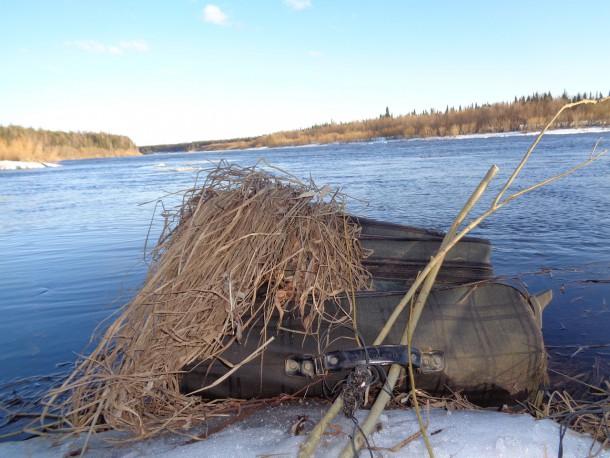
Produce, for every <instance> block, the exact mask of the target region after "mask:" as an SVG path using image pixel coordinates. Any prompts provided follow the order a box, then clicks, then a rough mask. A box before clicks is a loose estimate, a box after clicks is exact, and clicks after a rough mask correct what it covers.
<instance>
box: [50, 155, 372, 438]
mask: <svg viewBox="0 0 610 458" xmlns="http://www.w3.org/2000/svg"><path fill="white" fill-rule="evenodd" d="M166 218H167V219H166V230H165V233H164V234H163V236H162V238H161V240H160V242H159V244H158V246H157V247H156V248H155V249H154V251H153V256H152V265H151V267H150V270H149V273H148V276H147V279H146V282H145V284H144V286H143V288H142V289H141V291H140V292H139V293H138V294H137V295H136V296H135V297H134V299H133V300H132V301H131V302H130V303H129V304H127V305H126V306H125V307H124V308H123V309H122V310H120V311H119V316H118V317H117V318H116V320H115V321H114V322H113V323H112V324H111V325H110V326H109V327H108V329H107V330H106V332H105V334H104V335H103V337H102V339H101V341H100V343H99V345H98V346H97V347H96V348H95V349H94V350H93V352H92V353H91V354H90V355H87V356H86V357H84V358H82V359H81V360H80V361H79V362H78V363H77V365H76V369H75V371H74V372H73V374H72V375H71V376H70V377H69V379H68V380H67V381H66V383H64V385H63V386H62V387H61V388H59V389H56V390H54V391H52V392H51V393H50V394H49V395H48V397H47V399H46V401H45V403H46V405H47V407H46V409H45V413H44V414H43V416H42V421H43V423H44V420H45V417H46V416H47V415H57V414H59V415H60V416H61V418H62V420H63V427H60V428H59V429H55V432H59V433H66V434H70V433H82V432H85V431H88V432H96V431H100V430H102V429H106V428H109V427H110V428H112V429H115V430H119V431H125V432H128V433H130V435H131V436H132V438H133V439H144V438H147V437H151V436H154V435H156V434H158V433H161V432H165V431H174V432H180V431H183V428H186V426H187V425H191V424H192V423H193V421H196V420H206V419H208V418H209V417H210V416H211V415H213V414H214V412H215V411H217V410H218V409H220V408H222V407H223V403H222V402H219V401H213V402H205V401H204V400H202V399H201V398H199V397H198V396H186V395H184V394H182V393H180V390H179V378H180V373H181V370H182V368H183V367H184V366H185V365H186V364H188V363H191V362H193V361H195V360H198V361H206V360H210V359H213V358H217V357H219V356H220V355H221V354H222V352H223V351H224V350H225V349H226V348H228V347H229V346H230V345H232V344H234V343H235V342H236V341H239V340H240V339H241V338H242V335H244V333H246V332H248V328H249V326H250V325H251V324H252V323H253V322H254V320H265V322H267V320H269V318H270V316H271V315H272V314H274V313H278V314H279V315H280V316H282V314H283V313H285V312H286V311H289V310H290V311H296V312H297V313H298V314H299V316H300V317H301V319H302V324H303V330H304V331H305V332H308V333H313V334H315V333H316V332H317V329H318V327H319V326H320V324H321V323H322V322H329V321H333V320H337V319H341V320H344V321H347V322H349V320H350V319H351V318H350V317H351V312H352V311H351V310H344V314H343V316H342V317H337V316H334V315H333V316H330V315H328V314H327V313H326V311H325V302H326V301H328V300H332V299H333V298H335V297H337V296H338V295H339V294H342V293H349V292H351V291H352V290H353V289H362V288H365V287H367V285H368V284H369V275H368V273H367V272H366V270H365V269H364V268H363V267H362V266H361V264H360V260H361V257H362V251H361V248H360V245H359V242H358V239H357V236H358V234H359V231H360V228H359V227H356V226H355V225H353V223H350V222H348V220H347V219H346V218H345V214H344V201H343V196H342V195H340V194H338V193H333V194H330V193H328V189H327V188H326V187H325V188H322V189H318V188H317V187H316V186H315V185H314V184H313V183H309V184H303V183H301V182H299V181H298V180H296V179H295V178H294V177H291V176H288V175H286V174H285V173H282V172H281V171H278V170H277V169H276V170H274V171H273V173H272V172H269V171H265V170H263V169H261V168H259V167H258V166H255V167H252V168H241V167H239V166H236V165H232V166H230V165H228V164H226V163H221V164H220V165H219V166H218V168H216V169H215V170H213V171H212V172H211V173H210V174H209V175H208V177H207V180H206V181H205V183H204V184H203V185H202V186H201V187H195V188H194V189H191V190H188V191H187V192H185V194H184V200H183V204H182V205H181V206H180V208H178V209H177V211H176V213H175V214H173V215H168V216H166ZM348 295H349V294H348ZM333 308H334V307H333ZM274 332H275V330H274V329H267V330H266V334H265V335H261V336H259V338H260V346H259V350H261V351H264V348H263V347H264V345H266V344H267V343H268V342H269V341H270V340H271V339H272V338H273V334H274ZM252 337H253V336H250V338H252ZM253 356H257V355H256V354H253ZM66 396H67V399H66V400H64V401H58V400H59V399H63V398H65V397H66Z"/></svg>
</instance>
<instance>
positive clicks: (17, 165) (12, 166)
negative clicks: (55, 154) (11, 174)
mask: <svg viewBox="0 0 610 458" xmlns="http://www.w3.org/2000/svg"><path fill="white" fill-rule="evenodd" d="M46 167H60V165H59V164H56V163H55V162H25V161H0V170H22V169H44V168H46Z"/></svg>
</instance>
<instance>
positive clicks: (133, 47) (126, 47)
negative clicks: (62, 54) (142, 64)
mask: <svg viewBox="0 0 610 458" xmlns="http://www.w3.org/2000/svg"><path fill="white" fill-rule="evenodd" d="M66 46H69V47H71V48H78V49H82V50H83V51H87V52H91V53H96V54H114V55H121V54H124V53H125V52H126V51H134V52H147V51H148V50H149V49H150V48H149V46H148V44H147V43H146V42H145V41H144V40H132V41H121V42H119V44H116V45H105V44H103V43H100V42H99V41H95V40H72V41H66Z"/></svg>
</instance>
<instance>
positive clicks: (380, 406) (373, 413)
mask: <svg viewBox="0 0 610 458" xmlns="http://www.w3.org/2000/svg"><path fill="white" fill-rule="evenodd" d="M498 170H499V169H498V167H496V166H495V165H492V166H491V168H490V169H489V170H488V171H487V174H486V175H485V177H484V178H483V179H482V180H481V182H480V183H479V185H478V186H477V188H476V189H475V190H474V192H473V193H472V195H471V196H470V198H469V199H468V200H467V201H466V204H464V206H463V208H462V210H461V211H460V212H459V213H458V215H457V217H456V218H455V220H454V221H453V224H452V225H451V227H450V228H449V231H447V233H446V234H445V237H444V238H443V241H442V242H441V246H440V249H439V252H440V253H442V252H443V249H444V248H445V247H447V246H448V245H449V244H450V243H451V242H452V241H453V239H454V238H455V236H456V234H457V231H458V229H459V227H460V226H461V225H462V223H463V222H464V220H465V219H466V217H467V216H468V214H469V213H470V211H471V210H472V208H473V207H474V205H475V204H476V203H477V202H478V200H479V199H480V198H481V196H482V195H483V193H484V192H485V190H486V189H487V187H488V186H489V183H491V181H492V180H493V178H494V177H495V176H496V174H497V173H498ZM444 259H445V253H443V254H439V255H437V256H436V262H435V263H434V265H433V267H432V268H431V269H430V271H429V273H428V274H427V275H426V276H425V277H424V276H422V275H420V277H419V278H425V280H424V281H423V286H422V288H421V291H420V292H419V295H418V296H417V300H416V301H415V306H414V307H413V312H412V313H411V314H410V316H409V322H408V324H407V326H406V328H405V331H404V333H403V335H402V337H401V339H400V345H409V346H410V343H411V336H412V335H413V332H414V330H415V327H416V326H417V323H418V321H419V318H420V316H421V313H422V311H423V309H424V305H425V304H426V300H427V299H428V295H429V294H430V291H431V290H432V287H433V286H434V283H435V281H436V276H437V274H438V272H439V270H440V268H441V265H442V263H443V260H444ZM409 292H410V290H409ZM408 296H409V294H408V293H407V294H406V295H405V297H403V299H402V300H401V303H403V302H405V304H406V303H408V302H409V301H410V300H411V298H412V294H411V297H408ZM397 308H398V307H397ZM390 321H391V320H388V324H390V325H392V324H394V323H393V322H391V323H390ZM380 335H381V334H380ZM383 338H385V335H384V336H383ZM378 340H379V337H378ZM382 342H383V339H382V341H381V342H379V343H376V344H375V345H379V344H381V343H382ZM401 368H402V366H400V365H399V364H393V365H392V367H390V372H389V374H388V377H387V380H386V386H385V388H384V389H383V390H381V391H380V392H379V395H377V399H376V400H375V403H374V404H373V407H372V408H371V410H370V411H369V414H368V416H367V417H366V420H365V422H364V423H363V424H362V425H361V428H360V431H359V433H357V435H356V437H355V438H354V442H355V443H354V444H353V446H352V444H351V443H350V444H347V445H346V446H345V448H344V449H343V451H342V452H341V454H340V455H339V456H340V457H341V458H348V457H351V456H353V451H354V450H353V448H355V449H356V450H360V449H361V448H362V446H363V445H364V443H365V437H368V436H369V435H370V434H371V433H372V432H373V429H374V428H375V425H376V424H377V420H378V419H379V416H380V415H381V413H382V412H383V410H384V409H385V406H386V404H387V403H388V401H389V400H390V397H391V393H392V390H393V389H394V386H395V385H396V381H397V380H398V377H399V375H400V370H401ZM418 419H419V420H420V426H421V425H422V423H421V417H420V415H419V412H418ZM421 433H422V437H423V438H424V441H425V442H426V446H427V448H428V453H429V454H430V456H433V452H432V448H431V447H430V443H429V441H428V437H427V435H426V431H425V428H421ZM363 434H364V435H363Z"/></svg>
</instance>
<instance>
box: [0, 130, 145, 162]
mask: <svg viewBox="0 0 610 458" xmlns="http://www.w3.org/2000/svg"><path fill="white" fill-rule="evenodd" d="M139 154H140V152H139V151H138V149H137V147H136V145H135V144H134V143H133V142H132V141H131V139H129V138H128V137H125V136H122V135H111V134H106V133H93V132H61V131H50V130H42V129H32V128H25V127H20V126H8V127H4V126H0V160H7V161H32V162H54V161H61V160H66V159H86V158H95V157H111V156H135V155H139Z"/></svg>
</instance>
